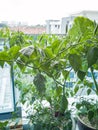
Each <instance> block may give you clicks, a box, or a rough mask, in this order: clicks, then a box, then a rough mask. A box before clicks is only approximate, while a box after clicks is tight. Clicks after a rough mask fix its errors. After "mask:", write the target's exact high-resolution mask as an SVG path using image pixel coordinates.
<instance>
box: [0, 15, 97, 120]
mask: <svg viewBox="0 0 98 130" xmlns="http://www.w3.org/2000/svg"><path fill="white" fill-rule="evenodd" d="M0 36H2V37H3V38H6V39H7V40H8V41H9V46H7V45H6V44H5V49H4V51H2V52H0V66H1V67H3V65H4V63H5V62H7V63H8V64H11V63H14V65H15V67H16V69H15V73H16V77H15V79H16V81H15V84H16V86H18V88H19V89H20V90H22V91H21V92H22V97H23V100H22V102H23V103H25V102H26V101H27V100H28V99H29V98H30V104H32V100H31V99H33V103H34V102H35V100H39V101H40V102H42V101H43V100H46V101H48V103H49V104H50V106H52V107H53V108H55V109H53V110H57V111H59V112H61V113H63V114H64V113H65V112H66V111H67V110H68V100H67V97H69V96H70V95H73V94H75V93H77V90H78V89H79V87H80V86H79V85H81V81H82V84H83V86H84V84H86V85H87V86H88V84H89V83H88V82H87V80H86V75H87V73H88V70H89V69H90V70H91V73H92V77H93V80H94V84H95V87H94V88H93V89H92V88H91V87H90V86H91V85H89V86H88V90H87V91H88V94H90V90H93V91H94V92H95V93H96V94H98V86H97V82H96V80H95V78H94V70H95V69H96V70H98V64H97V62H98V25H97V24H96V22H93V21H91V20H89V19H88V18H84V17H76V18H75V19H74V23H73V26H72V28H71V29H70V30H69V32H68V34H67V35H66V36H64V37H60V36H55V35H46V34H43V35H42V36H40V37H38V39H37V40H36V41H34V40H33V38H32V37H30V36H27V35H24V34H23V33H22V32H16V33H15V32H10V31H9V30H7V29H6V32H5V31H2V30H1V32H0ZM72 69H73V70H74V72H75V73H76V74H77V76H78V78H79V79H80V80H81V81H80V80H79V82H78V87H77V88H75V90H74V92H72V91H71V92H70V91H68V89H67V88H66V86H65V82H66V81H67V80H68V78H69V73H70V71H71V70H72ZM20 70H21V72H22V73H20ZM19 73H20V74H19ZM25 74H26V75H25ZM28 76H30V77H29V78H30V79H31V80H30V82H26V81H28V79H29V78H28ZM21 77H22V79H21ZM25 79H26V80H25ZM49 81H52V83H51V82H50V84H49ZM23 82H24V83H23ZM79 83H80V84H79ZM54 84H55V87H53V86H54ZM31 90H32V91H31ZM55 95H56V96H55ZM21 99H22V98H21ZM37 105H38V104H37ZM69 118H70V116H69Z"/></svg>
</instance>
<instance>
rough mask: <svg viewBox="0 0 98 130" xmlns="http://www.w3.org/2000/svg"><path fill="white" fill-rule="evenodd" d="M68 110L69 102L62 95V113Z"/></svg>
mask: <svg viewBox="0 0 98 130" xmlns="http://www.w3.org/2000/svg"><path fill="white" fill-rule="evenodd" d="M67 108H68V100H67V98H66V96H65V95H62V97H61V102H60V111H61V112H62V113H64V112H65V110H66V109H67Z"/></svg>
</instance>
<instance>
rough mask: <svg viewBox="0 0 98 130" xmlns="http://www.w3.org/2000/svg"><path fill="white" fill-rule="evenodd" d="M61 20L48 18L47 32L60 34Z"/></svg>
mask: <svg viewBox="0 0 98 130" xmlns="http://www.w3.org/2000/svg"><path fill="white" fill-rule="evenodd" d="M60 28H61V22H60V20H47V21H46V33H47V34H60V33H61V32H60Z"/></svg>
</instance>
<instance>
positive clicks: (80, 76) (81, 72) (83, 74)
mask: <svg viewBox="0 0 98 130" xmlns="http://www.w3.org/2000/svg"><path fill="white" fill-rule="evenodd" d="M77 75H78V77H79V79H81V80H83V79H84V77H85V75H86V72H84V71H81V70H79V71H78V73H77Z"/></svg>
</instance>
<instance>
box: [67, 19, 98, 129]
mask: <svg viewBox="0 0 98 130" xmlns="http://www.w3.org/2000/svg"><path fill="white" fill-rule="evenodd" d="M67 39H68V41H69V42H70V45H72V47H71V48H70V52H69V62H70V65H71V66H72V68H73V69H74V71H75V73H76V74H77V76H78V79H77V80H78V82H77V84H76V87H75V89H74V91H75V93H77V91H78V90H79V91H80V89H81V88H82V90H83V89H84V90H83V91H85V92H86V93H87V95H89V94H90V93H92V92H93V94H94V96H96V97H97V96H98V83H97V80H96V77H95V73H96V71H97V70H98V25H97V23H96V22H95V21H94V22H93V21H91V20H90V19H88V18H84V17H77V18H75V20H74V23H73V26H72V28H71V29H70V30H69V32H68V35H67ZM88 72H90V73H91V77H90V78H89V79H88ZM81 93H82V91H81V92H80V94H81ZM87 97H88V98H89V100H87V99H83V98H82V99H83V100H82V101H81V100H79V102H78V103H76V108H77V110H78V112H79V114H78V125H79V128H80V130H95V129H97V128H98V126H97V122H98V112H97V111H98V107H97V101H96V100H95V101H93V102H91V100H90V96H87ZM80 101H81V102H80ZM89 101H90V102H89ZM85 120H86V123H87V122H89V123H88V124H94V123H95V124H96V125H95V126H91V125H90V126H88V124H86V123H84V121H85Z"/></svg>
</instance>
